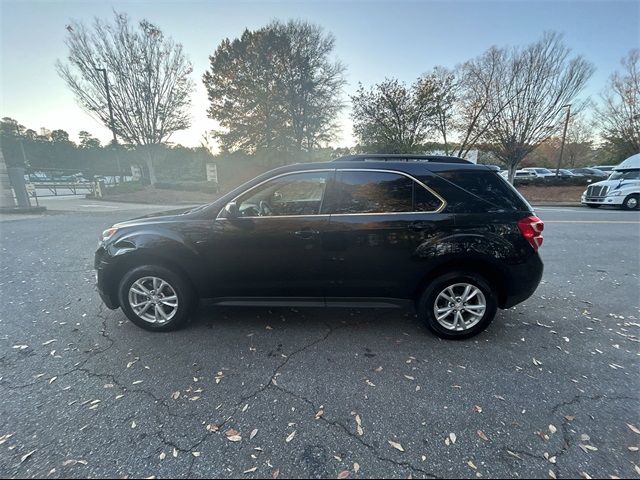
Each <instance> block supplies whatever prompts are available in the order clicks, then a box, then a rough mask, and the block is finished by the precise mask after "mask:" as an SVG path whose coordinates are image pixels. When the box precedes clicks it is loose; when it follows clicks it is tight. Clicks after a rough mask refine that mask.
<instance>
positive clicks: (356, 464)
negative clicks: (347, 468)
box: [353, 463, 360, 473]
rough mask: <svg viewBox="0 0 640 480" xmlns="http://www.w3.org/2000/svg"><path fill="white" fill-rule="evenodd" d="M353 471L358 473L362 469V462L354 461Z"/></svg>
mask: <svg viewBox="0 0 640 480" xmlns="http://www.w3.org/2000/svg"><path fill="white" fill-rule="evenodd" d="M353 471H354V472H356V473H358V472H359V471H360V464H359V463H354V464H353Z"/></svg>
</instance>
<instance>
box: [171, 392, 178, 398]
mask: <svg viewBox="0 0 640 480" xmlns="http://www.w3.org/2000/svg"><path fill="white" fill-rule="evenodd" d="M171 398H173V399H174V400H178V399H179V398H180V392H173V393H172V394H171Z"/></svg>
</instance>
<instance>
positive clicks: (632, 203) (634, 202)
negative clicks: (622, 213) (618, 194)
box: [622, 193, 640, 210]
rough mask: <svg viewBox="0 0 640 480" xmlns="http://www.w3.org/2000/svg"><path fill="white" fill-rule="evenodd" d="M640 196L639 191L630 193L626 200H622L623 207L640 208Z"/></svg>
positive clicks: (628, 208)
mask: <svg viewBox="0 0 640 480" xmlns="http://www.w3.org/2000/svg"><path fill="white" fill-rule="evenodd" d="M639 198H640V195H638V194H637V193H634V194H631V195H629V196H628V197H627V198H625V199H624V202H622V208H623V209H625V210H638V209H639V208H640V202H639V201H638V199H639Z"/></svg>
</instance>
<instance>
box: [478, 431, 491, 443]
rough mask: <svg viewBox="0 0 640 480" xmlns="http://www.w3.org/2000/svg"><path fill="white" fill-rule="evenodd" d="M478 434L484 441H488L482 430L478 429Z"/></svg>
mask: <svg viewBox="0 0 640 480" xmlns="http://www.w3.org/2000/svg"><path fill="white" fill-rule="evenodd" d="M478 436H479V437H480V438H481V439H482V440H484V441H485V442H488V441H489V439H488V438H487V436H486V435H485V434H484V432H483V431H482V430H478Z"/></svg>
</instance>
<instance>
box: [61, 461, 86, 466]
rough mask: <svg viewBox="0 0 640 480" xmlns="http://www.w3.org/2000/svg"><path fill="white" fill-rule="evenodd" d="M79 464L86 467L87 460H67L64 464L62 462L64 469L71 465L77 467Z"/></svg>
mask: <svg viewBox="0 0 640 480" xmlns="http://www.w3.org/2000/svg"><path fill="white" fill-rule="evenodd" d="M77 464H80V465H86V464H87V461H86V460H73V459H70V460H65V461H64V462H62V466H63V467H68V466H69V465H71V466H73V465H77Z"/></svg>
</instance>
